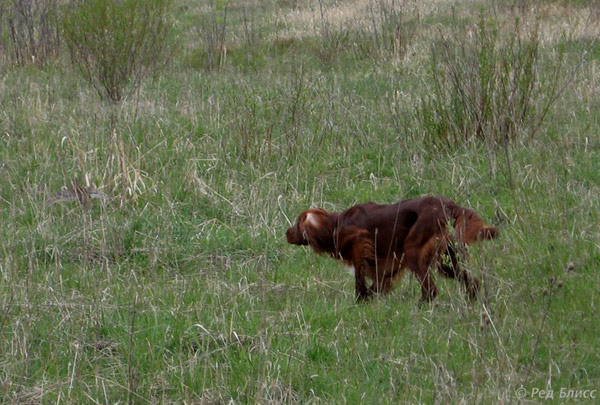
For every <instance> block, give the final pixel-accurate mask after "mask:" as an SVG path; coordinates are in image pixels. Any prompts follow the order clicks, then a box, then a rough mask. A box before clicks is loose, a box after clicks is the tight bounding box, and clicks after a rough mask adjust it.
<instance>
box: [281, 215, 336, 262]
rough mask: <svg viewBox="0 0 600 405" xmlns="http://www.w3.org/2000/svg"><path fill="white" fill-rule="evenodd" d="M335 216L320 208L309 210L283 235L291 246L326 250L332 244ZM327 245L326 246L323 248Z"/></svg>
mask: <svg viewBox="0 0 600 405" xmlns="http://www.w3.org/2000/svg"><path fill="white" fill-rule="evenodd" d="M335 215H336V214H333V213H330V212H328V211H325V210H323V209H320V208H311V209H308V210H306V211H304V212H303V213H301V214H300V215H299V216H298V219H297V220H296V223H295V224H294V225H293V226H291V227H289V228H288V230H287V231H286V233H285V236H286V237H287V241H288V243H291V244H292V245H310V246H312V247H313V248H314V249H315V250H317V251H323V250H327V249H328V248H329V246H328V245H329V243H327V242H328V241H329V240H330V241H331V243H333V241H332V238H333V230H334V229H335V218H336V217H335ZM325 245H327V246H325Z"/></svg>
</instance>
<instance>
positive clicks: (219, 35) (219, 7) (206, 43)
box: [196, 0, 252, 71]
mask: <svg viewBox="0 0 600 405" xmlns="http://www.w3.org/2000/svg"><path fill="white" fill-rule="evenodd" d="M210 8H211V11H210V12H209V13H208V14H206V15H205V16H204V17H203V18H202V19H201V20H200V23H199V25H198V26H197V28H196V32H197V33H198V36H199V38H200V46H201V52H200V58H201V60H200V61H199V62H200V63H199V65H200V66H203V67H204V69H205V70H209V71H210V70H220V69H222V68H223V66H224V64H225V61H226V59H227V46H226V45H225V39H226V34H227V15H228V3H223V4H221V3H217V2H216V1H214V0H213V1H212V2H211V6H210ZM248 30H249V27H248V26H247V20H246V31H248ZM246 34H247V35H250V33H249V32H246ZM251 39H252V38H251V37H247V40H251Z"/></svg>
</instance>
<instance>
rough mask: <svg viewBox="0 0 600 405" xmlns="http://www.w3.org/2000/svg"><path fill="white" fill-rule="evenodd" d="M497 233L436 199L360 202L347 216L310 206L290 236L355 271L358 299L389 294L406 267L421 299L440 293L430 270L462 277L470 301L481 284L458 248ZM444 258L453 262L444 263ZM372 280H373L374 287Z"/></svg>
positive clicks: (470, 212)
mask: <svg viewBox="0 0 600 405" xmlns="http://www.w3.org/2000/svg"><path fill="white" fill-rule="evenodd" d="M452 229H453V231H452ZM497 235H498V231H497V230H496V228H494V227H491V226H489V225H487V224H486V223H485V222H483V220H482V219H481V218H480V217H479V216H478V215H477V214H476V213H475V211H473V210H470V209H468V208H463V207H460V206H458V205H456V204H455V203H454V202H452V201H451V200H449V199H447V198H443V197H432V196H428V197H420V198H414V199H410V200H404V201H401V202H398V203H396V204H387V205H380V204H375V203H365V204H359V205H355V206H354V207H351V208H349V209H347V210H346V211H344V212H342V213H334V212H328V211H325V210H323V209H319V208H311V209H309V210H306V211H304V212H303V213H301V214H300V216H299V217H298V220H297V221H296V224H295V225H294V226H292V227H290V228H289V229H288V230H287V232H286V237H287V241H288V243H291V244H294V245H310V246H311V247H312V248H313V249H314V251H315V252H317V253H327V254H329V255H331V256H332V257H334V258H336V259H340V260H342V261H343V262H344V263H345V264H346V265H347V266H349V267H351V268H353V270H354V277H355V281H356V285H355V291H356V298H357V300H359V301H360V300H364V299H366V298H368V297H369V296H370V295H371V294H372V293H373V292H376V293H379V292H381V293H383V294H386V293H388V292H390V291H391V289H392V287H393V285H394V283H395V282H396V281H398V280H399V279H400V278H401V277H402V274H403V272H404V269H406V268H408V269H409V270H410V271H412V272H413V273H414V274H415V275H416V276H417V278H418V279H419V282H420V283H421V292H422V296H421V300H422V301H430V300H432V299H433V298H435V296H436V295H437V289H436V287H435V284H434V283H433V281H432V279H431V274H430V271H429V270H430V269H431V268H437V269H438V270H439V271H440V273H442V274H443V275H444V276H446V277H449V278H458V279H459V280H460V281H461V282H462V283H463V285H464V286H465V289H466V291H467V294H468V296H469V298H471V299H475V298H476V297H477V293H478V292H479V284H480V282H479V280H478V279H477V278H475V277H469V275H468V274H467V273H466V272H465V271H464V270H462V269H461V268H460V267H459V264H458V260H457V257H456V250H457V246H459V247H460V245H461V244H470V243H473V242H475V241H478V240H483V239H493V238H495V237H496V236H497ZM445 254H447V255H448V257H449V259H450V261H449V263H448V264H446V263H444V262H443V260H442V258H443V255H445ZM367 278H369V279H371V280H372V281H373V282H372V285H371V286H370V287H368V286H367V282H366V279H367Z"/></svg>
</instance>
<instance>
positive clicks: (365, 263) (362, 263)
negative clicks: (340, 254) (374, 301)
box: [352, 237, 374, 302]
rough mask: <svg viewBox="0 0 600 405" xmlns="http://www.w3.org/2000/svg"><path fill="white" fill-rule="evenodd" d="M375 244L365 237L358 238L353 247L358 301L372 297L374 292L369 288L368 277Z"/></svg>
mask: <svg viewBox="0 0 600 405" xmlns="http://www.w3.org/2000/svg"><path fill="white" fill-rule="evenodd" d="M373 256H374V255H373V244H372V243H371V241H370V240H369V239H367V238H364V237H362V238H361V237H357V238H356V240H355V242H354V243H353V245H352V262H353V264H354V281H355V286H354V288H355V294H356V300H357V301H359V302H360V301H364V300H366V299H368V298H370V297H371V295H372V294H373V290H372V289H371V288H369V287H367V280H366V275H367V274H368V272H369V266H370V265H371V263H370V261H372V260H373Z"/></svg>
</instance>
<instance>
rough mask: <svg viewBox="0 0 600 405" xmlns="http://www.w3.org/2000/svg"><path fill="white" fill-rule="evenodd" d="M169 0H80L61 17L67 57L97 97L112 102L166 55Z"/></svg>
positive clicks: (168, 33)
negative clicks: (69, 55) (69, 56)
mask: <svg viewBox="0 0 600 405" xmlns="http://www.w3.org/2000/svg"><path fill="white" fill-rule="evenodd" d="M170 4H171V0H86V1H83V2H80V3H77V4H75V5H73V6H72V7H70V8H69V9H68V11H67V12H66V13H65V16H64V18H63V30H64V40H65V43H66V44H67V46H68V48H69V51H70V54H71V60H72V61H73V63H74V64H75V65H76V66H77V68H78V69H79V71H80V72H81V73H82V75H83V77H84V78H85V79H86V80H87V81H88V82H90V83H91V84H92V85H93V86H94V87H95V88H96V90H97V91H98V93H99V94H100V96H101V97H105V98H108V99H109V100H111V101H113V102H116V101H119V100H121V99H122V98H123V96H124V95H125V92H126V89H127V87H130V88H131V89H133V88H136V87H138V86H139V84H140V82H141V80H142V79H143V78H144V77H145V76H146V75H147V74H148V73H156V72H158V70H159V69H160V68H161V67H163V66H164V65H165V64H166V62H167V60H168V59H169V54H170V52H171V49H172V47H171V46H170V45H171V42H172V41H171V35H170V21H169V7H170Z"/></svg>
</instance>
